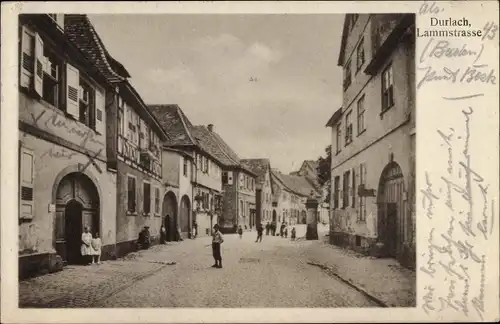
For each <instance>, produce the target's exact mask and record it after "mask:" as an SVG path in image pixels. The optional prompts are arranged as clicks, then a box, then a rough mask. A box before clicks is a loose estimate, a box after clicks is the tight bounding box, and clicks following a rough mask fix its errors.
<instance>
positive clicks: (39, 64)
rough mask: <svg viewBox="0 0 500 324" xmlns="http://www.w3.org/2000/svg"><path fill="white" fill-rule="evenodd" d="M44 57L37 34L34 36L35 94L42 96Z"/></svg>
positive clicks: (41, 44) (40, 40) (41, 43)
mask: <svg viewBox="0 0 500 324" xmlns="http://www.w3.org/2000/svg"><path fill="white" fill-rule="evenodd" d="M44 62H45V56H44V55H43V40H42V38H41V37H40V35H39V34H38V33H36V34H35V79H34V80H35V85H34V89H35V92H36V93H37V94H38V95H39V96H40V97H42V96H43V70H44Z"/></svg>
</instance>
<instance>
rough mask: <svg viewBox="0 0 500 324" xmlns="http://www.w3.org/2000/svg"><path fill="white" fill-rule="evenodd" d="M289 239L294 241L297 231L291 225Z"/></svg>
mask: <svg viewBox="0 0 500 324" xmlns="http://www.w3.org/2000/svg"><path fill="white" fill-rule="evenodd" d="M291 234H292V235H291V239H292V241H295V236H296V235H297V233H296V232H295V227H292V233H291Z"/></svg>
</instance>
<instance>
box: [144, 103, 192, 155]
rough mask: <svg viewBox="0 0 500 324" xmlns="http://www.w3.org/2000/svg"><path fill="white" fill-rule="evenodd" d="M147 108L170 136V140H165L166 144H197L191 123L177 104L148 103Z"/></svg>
mask: <svg viewBox="0 0 500 324" xmlns="http://www.w3.org/2000/svg"><path fill="white" fill-rule="evenodd" d="M148 108H149V110H150V111H151V113H152V114H153V115H154V116H155V117H156V119H157V120H158V122H159V124H160V125H161V127H162V128H163V130H164V131H165V132H166V133H167V134H168V136H169V137H170V140H169V141H168V142H166V144H167V145H169V146H189V145H198V142H197V141H196V139H195V138H194V135H193V130H194V126H193V124H192V123H191V121H190V120H189V119H188V118H187V116H186V115H185V114H184V112H183V111H182V109H181V108H180V107H179V106H178V105H175V104H162V105H148Z"/></svg>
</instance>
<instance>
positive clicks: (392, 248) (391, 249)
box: [385, 203, 399, 257]
mask: <svg viewBox="0 0 500 324" xmlns="http://www.w3.org/2000/svg"><path fill="white" fill-rule="evenodd" d="M386 207H387V211H386V214H385V231H386V233H385V245H386V247H387V253H388V256H390V257H396V254H397V242H398V236H399V235H398V234H399V233H398V226H397V224H398V204H397V203H388V204H387V205H386Z"/></svg>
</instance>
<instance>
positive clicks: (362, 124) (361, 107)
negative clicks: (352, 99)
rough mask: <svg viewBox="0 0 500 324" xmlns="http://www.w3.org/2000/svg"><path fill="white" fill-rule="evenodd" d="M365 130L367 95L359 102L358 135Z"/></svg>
mask: <svg viewBox="0 0 500 324" xmlns="http://www.w3.org/2000/svg"><path fill="white" fill-rule="evenodd" d="M365 130H366V128H365V95H362V96H361V98H359V100H358V135H359V134H361V133H363V132H364V131H365Z"/></svg>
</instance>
